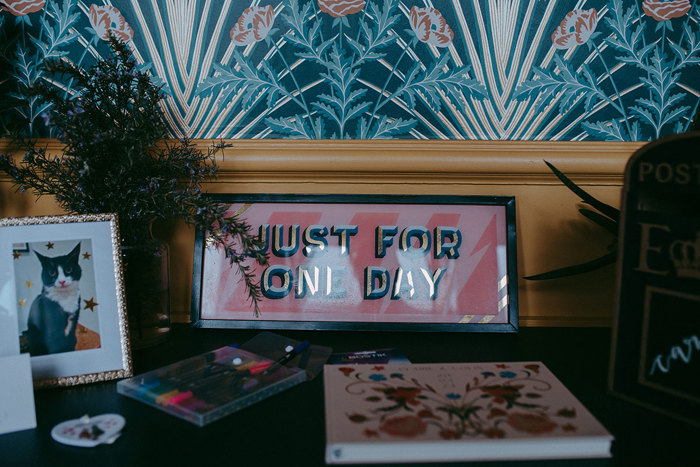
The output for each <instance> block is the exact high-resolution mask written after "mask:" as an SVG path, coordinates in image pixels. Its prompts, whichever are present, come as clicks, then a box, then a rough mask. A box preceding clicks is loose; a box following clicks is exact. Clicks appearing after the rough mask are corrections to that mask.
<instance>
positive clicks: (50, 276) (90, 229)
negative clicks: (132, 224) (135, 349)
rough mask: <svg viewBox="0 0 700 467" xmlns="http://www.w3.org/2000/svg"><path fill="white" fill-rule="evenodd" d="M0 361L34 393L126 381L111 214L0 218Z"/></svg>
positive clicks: (115, 232) (125, 342) (119, 275)
mask: <svg viewBox="0 0 700 467" xmlns="http://www.w3.org/2000/svg"><path fill="white" fill-rule="evenodd" d="M0 255H2V257H3V258H5V259H4V260H3V264H6V265H7V266H8V267H5V268H2V271H0V290H1V291H2V293H0V355H17V354H28V355H29V356H30V362H31V367H32V376H33V379H34V385H35V387H42V386H72V385H76V384H82V383H90V382H96V381H106V380H110V379H115V378H124V377H128V376H131V371H132V370H131V355H130V349H129V338H128V331H127V327H126V326H127V324H126V309H125V307H124V291H123V286H122V269H121V249H120V246H119V231H118V228H117V218H116V215H114V214H90V215H69V216H49V217H25V218H11V219H0Z"/></svg>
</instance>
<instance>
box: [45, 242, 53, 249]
mask: <svg viewBox="0 0 700 467" xmlns="http://www.w3.org/2000/svg"><path fill="white" fill-rule="evenodd" d="M53 245H54V243H53V242H48V243H47V244H46V249H47V250H53Z"/></svg>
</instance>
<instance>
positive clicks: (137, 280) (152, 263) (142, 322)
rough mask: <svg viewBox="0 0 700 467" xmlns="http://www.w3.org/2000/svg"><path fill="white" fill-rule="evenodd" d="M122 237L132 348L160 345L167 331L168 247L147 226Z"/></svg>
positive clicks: (168, 311)
mask: <svg viewBox="0 0 700 467" xmlns="http://www.w3.org/2000/svg"><path fill="white" fill-rule="evenodd" d="M124 233H125V234H126V235H123V236H122V265H123V268H124V287H125V289H126V311H127V315H128V318H129V334H130V338H131V347H132V348H133V349H139V348H145V347H151V346H154V345H157V344H160V343H162V342H164V341H165V340H166V339H167V337H168V334H169V332H170V280H169V276H168V247H167V245H166V244H165V243H164V242H162V241H161V240H158V239H156V238H154V237H153V235H152V234H151V230H150V224H148V223H146V228H145V230H143V229H136V230H134V229H127V230H126V232H124Z"/></svg>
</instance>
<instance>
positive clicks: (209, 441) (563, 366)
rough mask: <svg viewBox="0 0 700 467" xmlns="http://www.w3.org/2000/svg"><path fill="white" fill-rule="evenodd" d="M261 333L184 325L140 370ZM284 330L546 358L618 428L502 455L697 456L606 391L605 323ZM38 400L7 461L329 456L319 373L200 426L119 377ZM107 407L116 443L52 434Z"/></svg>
mask: <svg viewBox="0 0 700 467" xmlns="http://www.w3.org/2000/svg"><path fill="white" fill-rule="evenodd" d="M258 332H259V331H256V330H240V329H238V330H229V329H225V330H224V329H192V328H190V327H189V326H187V325H176V326H174V327H173V330H172V332H171V335H170V338H169V339H168V341H167V342H166V343H164V344H161V345H159V346H157V347H152V348H150V349H143V350H139V351H135V352H134V355H133V361H134V371H135V374H139V373H142V372H145V371H148V370H151V369H154V368H157V367H159V366H162V365H166V364H169V363H173V362H176V361H178V360H181V359H184V358H187V357H189V356H192V355H197V354H199V353H204V352H207V351H209V350H212V349H216V348H218V347H222V346H224V345H229V344H232V343H241V342H245V341H246V340H248V339H250V338H251V337H253V336H255V335H256V334H257V333H258ZM276 332H277V333H278V334H281V335H284V336H286V337H290V338H292V339H297V340H304V339H306V340H309V341H310V342H311V343H312V344H318V345H324V346H329V347H332V348H333V351H335V352H349V351H355V350H368V349H380V348H388V347H397V348H399V349H401V350H402V351H403V352H404V353H405V354H406V356H407V357H408V358H409V359H410V360H411V361H412V362H414V363H428V362H480V361H483V362H488V361H542V362H543V363H544V364H545V365H546V366H547V367H549V369H550V370H552V372H554V374H555V375H557V377H558V378H559V379H560V380H561V381H562V382H563V383H564V384H565V385H566V386H567V387H568V388H569V389H570V390H571V391H572V392H573V393H574V395H575V396H576V397H577V398H578V399H579V400H580V401H581V402H582V403H583V404H584V405H585V406H586V407H587V408H588V409H589V410H590V411H591V412H592V413H593V414H594V415H595V416H596V418H598V420H600V422H601V423H602V424H603V425H605V427H606V428H607V429H608V430H609V431H610V432H611V433H612V434H613V436H614V437H615V441H614V443H613V448H612V452H613V457H612V458H611V459H585V460H584V459H579V460H564V461H546V462H544V461H537V462H533V461H530V462H509V463H503V464H507V465H522V466H535V465H537V466H540V465H543V466H554V465H562V466H612V465H637V466H646V465H652V466H653V465H659V466H670V465H674V466H675V465H695V466H697V465H700V446H699V443H698V442H699V441H700V430H698V429H696V428H692V427H690V426H689V425H687V424H684V423H683V422H680V421H676V420H674V419H671V418H668V417H666V416H664V415H661V414H658V413H656V412H653V411H650V410H648V409H645V408H642V407H638V406H636V405H634V404H631V403H629V402H626V401H623V400H620V399H618V398H616V397H614V396H612V395H610V394H608V393H607V388H606V384H607V383H606V381H607V372H608V359H609V353H610V329H607V328H521V329H520V331H519V332H518V333H517V334H482V333H388V332H341V331H288V330H284V331H282V330H281V331H276ZM36 410H37V423H38V426H37V428H36V429H33V430H26V431H22V432H17V433H10V434H6V435H0V466H14V465H23V466H24V465H42V466H43V465H46V466H53V465H70V466H80V465H92V466H99V467H105V466H111V465H118V466H124V465H130V466H135V465H149V466H152V465H236V466H246V467H247V466H267V465H292V466H293V465H304V466H316V465H319V466H320V465H325V464H324V450H325V424H324V408H323V381H322V377H317V378H315V379H314V380H312V381H308V382H305V383H302V384H300V385H298V386H295V387H293V388H291V389H289V390H287V391H284V392H282V393H280V394H278V395H276V396H274V397H271V398H268V399H266V400H264V401H261V402H258V403H257V404H254V405H253V406H250V407H248V408H245V409H243V410H241V411H239V412H237V413H234V414H232V415H230V416H228V417H225V418H223V419H221V420H218V421H216V422H214V423H212V424H210V425H207V426H206V427H204V428H199V427H196V426H195V425H192V424H190V423H188V422H185V421H183V420H180V419H178V418H175V417H173V416H171V415H168V414H166V413H164V412H161V411H159V410H156V409H154V408H151V407H149V406H147V405H145V404H143V403H141V402H139V401H136V400H133V399H131V398H128V397H124V396H121V395H119V394H117V391H116V382H106V383H98V384H92V385H85V386H79V387H75V388H53V389H46V390H41V391H38V392H36ZM102 413H119V414H122V415H123V416H124V417H125V418H126V427H125V429H124V431H123V434H122V436H121V437H120V438H119V439H118V440H117V441H116V442H115V443H114V444H112V445H103V446H98V447H96V448H78V447H71V446H65V445H62V444H59V443H56V442H55V441H53V440H52V439H51V436H50V431H51V428H52V427H53V426H54V425H56V424H57V423H59V422H61V421H64V420H67V419H72V418H79V417H80V416H82V415H84V414H90V415H98V414H102ZM501 464H502V463H498V462H488V463H470V464H469V465H484V466H489V467H493V466H497V465H501ZM411 465H416V464H411Z"/></svg>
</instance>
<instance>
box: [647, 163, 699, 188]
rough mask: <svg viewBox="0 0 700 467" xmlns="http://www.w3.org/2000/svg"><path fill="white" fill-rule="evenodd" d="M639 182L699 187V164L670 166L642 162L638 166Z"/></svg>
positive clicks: (668, 164) (669, 164) (667, 164)
mask: <svg viewBox="0 0 700 467" xmlns="http://www.w3.org/2000/svg"><path fill="white" fill-rule="evenodd" d="M639 181H640V182H648V181H653V182H656V183H661V184H666V183H674V184H676V185H700V163H692V164H691V163H679V164H671V163H669V162H661V163H658V164H654V163H652V162H642V163H640V164H639Z"/></svg>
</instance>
